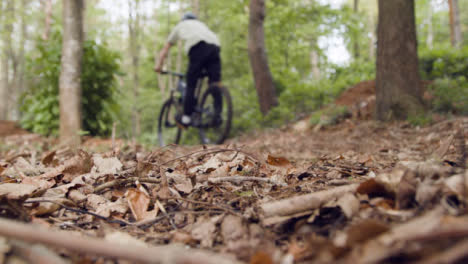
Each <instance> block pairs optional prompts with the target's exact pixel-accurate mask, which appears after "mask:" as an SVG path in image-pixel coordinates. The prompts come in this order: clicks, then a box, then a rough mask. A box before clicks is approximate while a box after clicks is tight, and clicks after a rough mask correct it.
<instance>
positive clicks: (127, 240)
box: [104, 231, 148, 247]
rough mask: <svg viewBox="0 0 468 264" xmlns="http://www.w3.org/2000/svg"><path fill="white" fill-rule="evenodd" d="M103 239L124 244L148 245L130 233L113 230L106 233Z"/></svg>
mask: <svg viewBox="0 0 468 264" xmlns="http://www.w3.org/2000/svg"><path fill="white" fill-rule="evenodd" d="M104 240H106V241H109V242H112V243H116V244H119V245H124V246H140V247H148V245H147V244H146V243H145V242H143V241H141V240H139V239H137V238H135V237H132V236H131V235H130V234H127V233H123V232H119V231H114V232H111V233H108V234H106V236H105V237H104Z"/></svg>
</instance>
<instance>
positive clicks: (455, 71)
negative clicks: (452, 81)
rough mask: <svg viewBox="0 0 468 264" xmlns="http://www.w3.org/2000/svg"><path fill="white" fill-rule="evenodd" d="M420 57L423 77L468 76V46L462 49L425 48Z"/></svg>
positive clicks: (432, 78) (428, 78)
mask: <svg viewBox="0 0 468 264" xmlns="http://www.w3.org/2000/svg"><path fill="white" fill-rule="evenodd" d="M419 57H420V58H419V64H420V71H421V74H422V76H421V77H422V79H425V80H435V79H438V78H458V77H460V76H464V77H465V78H468V47H465V48H464V49H462V50H457V49H454V48H451V47H441V48H438V49H432V50H423V51H421V52H420V56H419Z"/></svg>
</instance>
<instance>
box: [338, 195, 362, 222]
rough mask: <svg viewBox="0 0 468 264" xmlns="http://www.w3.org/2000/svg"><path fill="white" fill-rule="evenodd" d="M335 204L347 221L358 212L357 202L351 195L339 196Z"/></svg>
mask: <svg viewBox="0 0 468 264" xmlns="http://www.w3.org/2000/svg"><path fill="white" fill-rule="evenodd" d="M336 204H337V205H338V206H339V207H340V208H341V210H343V213H344V214H345V215H346V217H347V218H348V219H351V218H352V217H353V216H354V215H356V214H357V212H358V211H359V200H358V199H357V198H356V196H354V194H352V193H346V194H344V195H343V196H341V197H340V198H339V199H338V201H337V202H336Z"/></svg>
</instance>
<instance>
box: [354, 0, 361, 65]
mask: <svg viewBox="0 0 468 264" xmlns="http://www.w3.org/2000/svg"><path fill="white" fill-rule="evenodd" d="M354 15H355V16H356V18H357V17H358V16H359V0H354ZM353 42H354V43H353V53H354V60H358V59H359V57H360V53H359V49H360V48H359V31H357V30H356V32H354V41H353Z"/></svg>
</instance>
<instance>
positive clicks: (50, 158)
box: [41, 150, 57, 166]
mask: <svg viewBox="0 0 468 264" xmlns="http://www.w3.org/2000/svg"><path fill="white" fill-rule="evenodd" d="M56 152H57V151H56V150H54V151H51V152H49V153H46V154H45V155H44V157H43V158H42V160H41V162H42V164H44V165H46V166H50V165H51V164H52V162H53V161H54V157H55V153H56Z"/></svg>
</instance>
